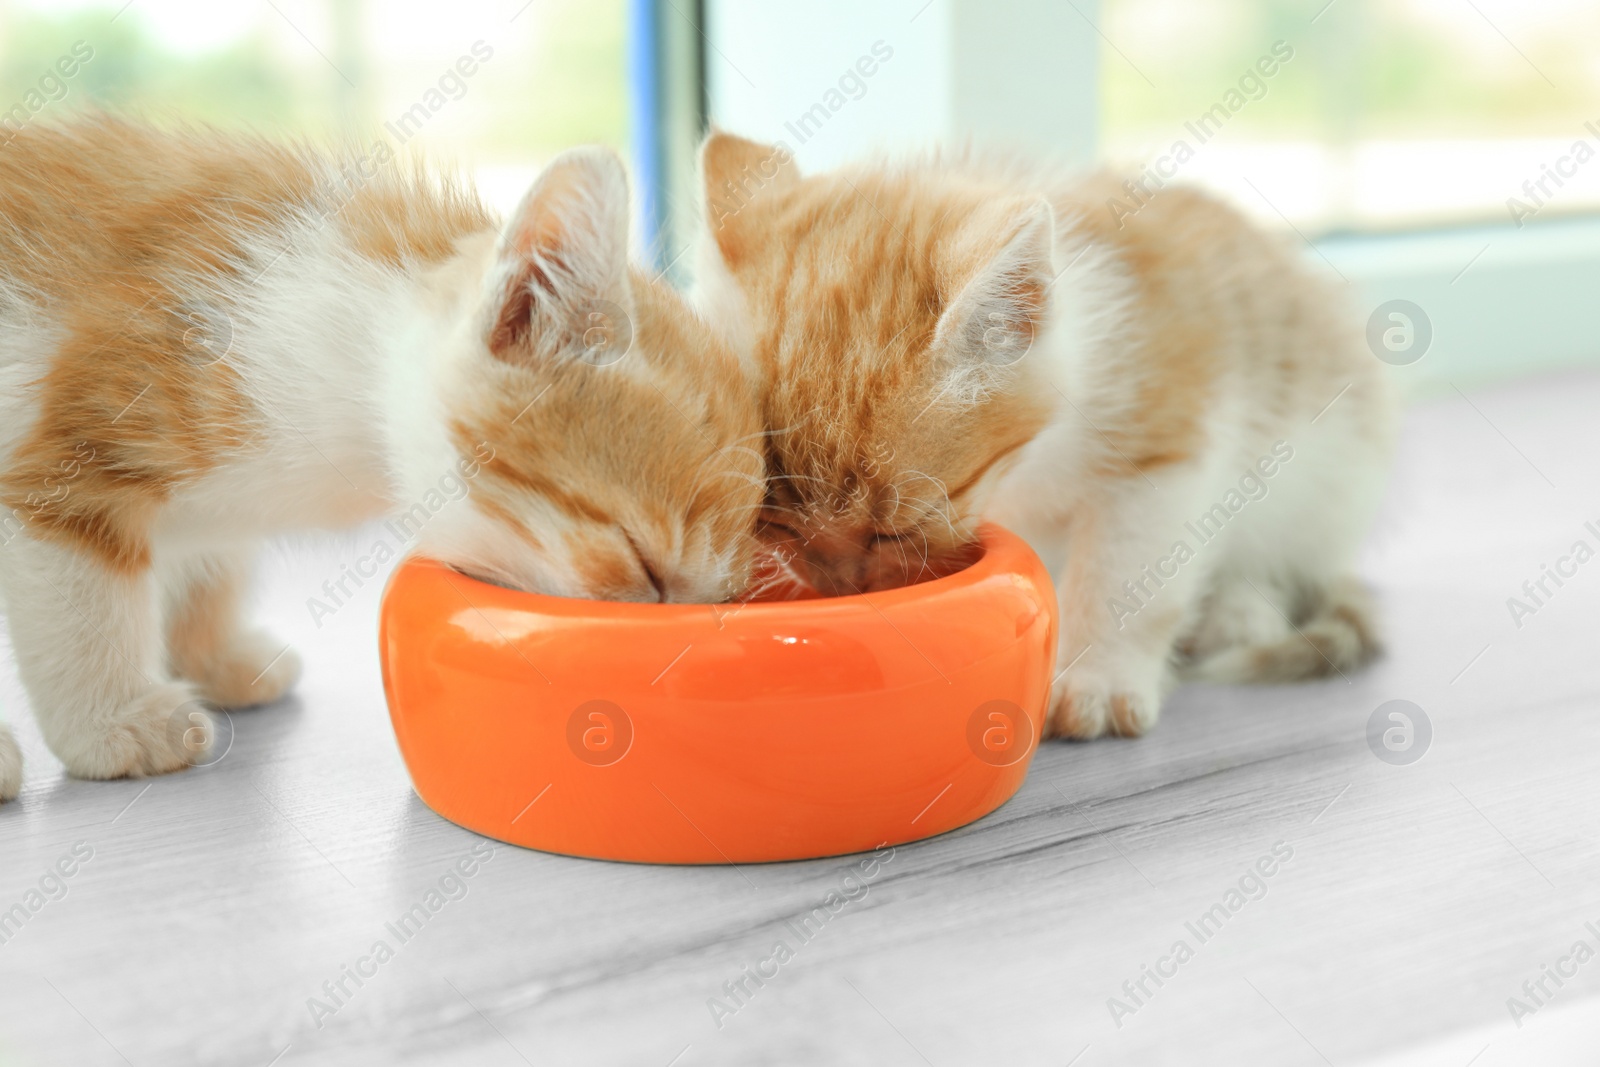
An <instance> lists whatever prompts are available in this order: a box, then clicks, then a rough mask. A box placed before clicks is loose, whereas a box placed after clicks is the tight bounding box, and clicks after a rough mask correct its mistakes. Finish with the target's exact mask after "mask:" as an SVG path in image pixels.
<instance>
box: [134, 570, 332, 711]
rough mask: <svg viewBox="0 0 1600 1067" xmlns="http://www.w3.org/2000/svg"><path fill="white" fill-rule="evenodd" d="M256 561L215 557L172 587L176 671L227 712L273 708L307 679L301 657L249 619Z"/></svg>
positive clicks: (170, 637)
mask: <svg viewBox="0 0 1600 1067" xmlns="http://www.w3.org/2000/svg"><path fill="white" fill-rule="evenodd" d="M252 556H253V553H249V552H237V553H232V554H213V555H206V556H201V557H196V558H192V559H189V560H186V561H184V563H183V564H181V565H180V566H178V567H176V568H175V569H174V571H173V573H172V575H171V576H170V577H168V578H167V579H166V581H165V585H166V595H167V652H168V656H169V657H170V661H171V663H172V670H173V672H174V673H175V674H177V675H179V676H180V677H183V678H188V679H189V680H191V681H193V682H194V683H195V684H196V685H198V686H199V687H200V692H201V693H202V694H203V695H204V696H205V698H206V699H207V700H209V701H211V702H212V703H213V704H215V705H217V706H218V707H221V708H243V707H249V706H251V705H254V704H270V703H272V702H273V701H274V700H277V699H278V698H279V697H281V696H283V694H284V693H286V692H288V691H289V687H290V686H292V685H294V683H295V681H296V680H297V679H299V677H300V657H299V656H298V655H296V654H295V652H294V650H293V649H291V648H290V647H289V646H288V645H286V644H284V643H283V642H282V641H279V640H277V639H276V638H274V637H273V636H272V635H271V634H269V633H267V632H266V631H265V630H261V629H256V628H253V627H250V626H249V625H248V624H247V623H246V621H245V618H244V614H243V607H244V599H245V593H246V591H247V589H248V587H249V577H250V571H251V566H252V563H253V559H252Z"/></svg>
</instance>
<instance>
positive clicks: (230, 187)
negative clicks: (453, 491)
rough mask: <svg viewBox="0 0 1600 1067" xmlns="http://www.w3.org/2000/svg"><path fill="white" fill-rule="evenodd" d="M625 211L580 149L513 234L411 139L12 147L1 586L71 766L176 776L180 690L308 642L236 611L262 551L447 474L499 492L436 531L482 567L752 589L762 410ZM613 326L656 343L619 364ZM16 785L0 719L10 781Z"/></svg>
mask: <svg viewBox="0 0 1600 1067" xmlns="http://www.w3.org/2000/svg"><path fill="white" fill-rule="evenodd" d="M627 213H628V192H627V184H626V178H625V176H624V174H623V171H622V166H621V163H620V161H618V160H617V159H616V158H615V157H614V156H613V155H611V154H609V153H607V152H603V151H601V150H577V151H574V152H571V153H568V154H567V155H565V156H563V157H562V158H561V159H559V160H557V161H556V162H555V163H553V164H552V165H551V166H550V168H548V169H547V171H546V172H545V173H544V174H543V175H542V176H541V178H540V180H539V182H538V183H537V184H536V185H535V187H534V189H533V190H532V191H531V192H530V193H529V196H528V198H527V199H526V200H525V201H524V203H523V205H522V207H521V208H520V209H519V211H518V213H517V215H516V217H514V218H513V219H511V220H510V221H509V222H508V224H507V225H506V226H505V228H504V237H502V236H501V231H500V227H499V224H498V223H497V221H496V220H495V219H494V218H493V216H492V215H491V214H490V213H489V212H488V211H487V210H486V209H485V208H484V207H483V206H482V205H481V204H480V203H479V201H478V200H477V198H476V197H475V195H474V194H473V193H471V192H470V191H469V190H467V189H465V188H462V187H459V186H457V185H453V184H451V183H449V182H446V181H443V180H440V179H437V178H434V177H431V176H430V175H428V174H427V173H425V172H423V171H422V170H420V169H414V168H409V167H406V166H403V165H402V164H401V163H400V162H398V161H395V160H393V159H389V158H381V159H377V160H374V159H373V158H370V157H368V158H360V157H358V156H356V155H349V154H347V155H343V156H341V155H328V154H323V153H319V152H316V151H312V150H310V149H307V148H304V147H298V146H284V145H276V144H272V143H268V142H265V141H262V140H257V139H251V138H242V137H233V136H224V135H220V134H216V133H212V132H205V131H190V132H165V131H160V130H157V129H154V128H151V127H148V126H144V125H139V124H134V123H127V122H121V121H116V120H112V119H105V118H94V119H85V120H81V121H78V122H75V123H71V124H68V125H65V126H57V127H48V126H39V127H30V128H29V129H27V130H25V131H23V132H22V133H20V134H18V136H17V137H16V138H14V139H13V140H12V141H11V142H9V143H8V144H7V146H6V147H5V148H4V149H0V505H3V506H0V542H3V547H0V588H3V591H4V597H5V608H6V612H7V615H8V619H9V622H10V634H11V643H12V647H13V649H14V650H15V653H16V657H17V662H18V668H19V672H20V674H21V676H22V679H23V681H24V683H25V685H26V686H27V688H28V692H29V696H30V699H31V702H32V704H33V708H34V711H35V714H36V715H37V717H38V719H39V722H40V725H41V728H42V730H43V733H44V736H45V739H46V741H47V742H48V743H49V744H50V746H51V748H52V749H53V751H54V752H55V753H56V755H58V756H59V757H60V758H61V759H62V761H63V762H64V763H66V765H67V767H68V769H69V770H70V771H71V772H72V773H74V774H78V775H82V776H87V777H114V776H118V775H129V774H134V775H137V774H152V773H160V772H164V771H169V770H174V769H176V768H178V767H181V766H183V765H184V763H185V761H186V759H190V758H193V755H194V754H193V753H191V752H186V751H185V750H184V749H183V748H182V746H181V745H179V744H178V743H177V742H178V738H179V736H180V735H181V731H178V732H176V733H175V732H174V731H172V730H171V729H170V728H169V726H170V724H169V720H170V717H171V715H172V714H173V712H174V709H176V708H178V707H179V706H180V705H182V704H184V703H185V702H186V701H188V700H189V699H190V698H191V697H193V696H194V695H196V694H199V695H200V696H202V697H204V698H206V699H207V700H209V701H211V702H213V703H215V704H219V705H222V706H236V705H240V704H251V703H260V702H264V701H269V700H272V699H275V698H276V697H277V696H278V695H280V694H281V693H282V692H284V690H285V689H286V688H287V687H288V686H289V685H291V684H292V683H293V681H294V679H295V676H296V674H297V671H298V665H297V661H296V659H295V657H294V655H293V654H292V653H288V654H284V655H281V656H280V655H278V653H279V651H280V649H281V647H282V646H281V645H280V644H279V643H278V642H276V641H274V640H272V639H271V638H269V637H267V636H266V635H265V634H262V633H260V632H258V631H256V630H254V629H252V628H251V627H249V626H248V624H247V623H246V621H245V620H244V619H242V618H241V616H240V603H239V602H240V599H241V596H242V593H243V591H244V589H245V587H246V585H247V584H248V575H249V566H250V559H251V556H252V554H253V550H254V547H255V546H256V544H257V543H258V542H259V541H260V540H261V539H262V538H263V537H266V536H270V535H273V534H277V533H281V532H287V531H295V530H305V529H319V528H321V529H329V528H341V527H348V526H350V525H352V524H355V523H359V522H362V521H365V520H368V519H371V518H374V517H377V516H380V515H383V514H385V513H386V512H391V511H395V510H403V509H404V508H405V507H406V506H407V505H409V504H412V503H414V502H415V501H418V500H421V499H423V498H424V495H425V494H426V493H428V492H429V491H430V490H431V489H433V487H435V486H436V485H437V484H438V483H439V481H440V479H441V477H443V476H446V475H449V474H451V473H452V472H455V473H456V476H458V477H459V476H461V474H462V472H468V477H469V480H470V482H471V491H470V493H469V494H468V495H467V496H466V497H465V499H462V500H460V501H459V502H458V503H456V504H454V505H452V506H449V507H446V508H445V509H443V510H442V511H440V512H439V513H438V514H437V515H436V516H434V517H433V518H432V519H431V520H430V522H429V523H428V524H427V526H426V527H425V528H424V529H423V530H422V532H421V541H420V547H421V548H422V549H423V550H424V551H426V552H428V553H430V554H433V555H435V556H438V557H440V558H443V559H444V560H446V561H448V562H452V563H455V564H457V565H458V566H461V567H462V568H463V569H467V570H470V571H473V572H475V573H478V574H481V575H483V576H485V577H488V578H491V579H494V580H497V581H500V582H503V583H505V584H509V585H514V586H518V587H523V588H536V589H540V590H543V591H547V592H552V593H560V594H564V595H572V596H585V597H597V598H617V599H632V600H657V599H671V600H713V601H714V600H722V599H726V598H727V597H728V596H730V595H732V594H735V593H737V592H738V591H739V590H740V589H742V587H743V586H744V584H745V581H746V579H747V575H748V570H749V567H750V564H751V560H752V558H753V555H754V552H755V547H756V542H755V539H754V533H753V526H754V510H755V508H756V507H757V505H758V504H759V500H760V488H759V484H760V477H761V466H760V459H759V455H758V454H757V453H755V452H754V451H753V450H751V449H750V448H748V447H747V443H746V442H747V439H751V438H753V437H754V436H755V435H756V434H757V431H758V426H757V421H756V419H757V416H756V411H755V406H754V402H753V398H752V397H751V396H750V393H749V389H748V386H747V385H746V383H745V381H744V379H743V377H742V375H741V373H740V371H739V368H738V366H737V364H736V362H735V361H734V360H733V358H732V357H731V355H729V354H728V353H727V351H726V350H725V349H724V348H723V347H722V346H721V345H720V344H719V342H718V341H717V340H716V339H715V337H714V336H713V335H712V334H711V333H710V331H709V330H708V329H707V328H706V327H705V326H704V325H703V324H702V323H701V321H700V320H699V319H698V318H697V317H696V316H695V315H694V314H693V313H692V312H691V311H690V310H689V309H688V308H687V306H686V305H684V304H683V302H682V301H681V300H680V299H679V298H678V297H677V295H676V294H674V293H673V292H672V291H671V290H670V289H668V288H667V287H666V286H664V285H663V284H662V283H661V282H659V281H658V280H656V279H654V278H653V277H650V276H647V275H646V274H644V273H641V272H640V271H638V270H636V269H633V268H630V267H629V266H628V263H627ZM596 309H599V310H598V311H597V310H596ZM597 314H598V315H600V316H601V317H600V318H595V317H594V316H595V315H597ZM619 314H620V317H621V319H622V320H623V321H625V322H626V323H628V324H630V325H631V338H632V347H631V348H630V349H629V350H628V351H627V353H626V355H623V356H622V357H621V358H620V359H618V360H616V361H615V362H614V363H612V362H610V360H609V357H608V359H606V360H603V361H596V360H594V359H593V358H591V357H592V355H593V352H592V351H591V349H590V347H589V346H590V345H592V344H593V343H594V338H593V337H592V336H590V335H592V334H593V333H594V331H595V330H597V329H598V330H600V340H601V341H602V342H603V341H606V340H608V339H609V338H611V337H613V336H616V335H617V333H618V332H619V331H618V329H617V328H618V327H619V325H620V323H619V322H617V321H613V320H616V319H617V318H618V316H619ZM608 330H609V331H611V332H607V331H608ZM620 332H622V333H626V332H627V329H626V328H625V327H624V328H623V329H622V330H621V331H620ZM597 362H604V363H606V364H607V365H596V364H597ZM192 736H193V735H191V737H192ZM19 779H20V764H19V760H18V755H17V750H16V746H15V744H14V742H13V741H12V739H11V737H10V735H9V733H6V732H5V731H4V727H0V799H4V798H6V797H9V796H11V795H14V794H15V792H16V790H17V788H18V783H19Z"/></svg>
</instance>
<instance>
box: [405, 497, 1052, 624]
mask: <svg viewBox="0 0 1600 1067" xmlns="http://www.w3.org/2000/svg"><path fill="white" fill-rule="evenodd" d="M978 548H979V555H978V558H977V559H975V560H973V561H972V562H971V563H970V564H968V565H967V566H965V567H962V568H961V569H960V570H958V571H956V572H954V573H953V574H947V575H944V576H943V577H940V578H930V579H928V580H927V581H925V582H917V583H915V584H913V585H902V586H896V587H895V588H893V589H879V590H874V591H872V592H867V593H851V594H848V595H846V596H830V597H812V598H809V599H805V600H766V601H759V600H752V601H742V600H724V601H717V602H714V603H713V602H698V603H674V604H659V603H658V604H641V603H635V602H632V601H622V600H589V599H586V598H583V597H565V596H557V595H555V594H553V593H529V592H525V591H523V590H520V589H508V588H506V587H505V586H502V585H494V584H493V583H490V582H485V581H483V580H481V579H479V578H474V577H472V576H471V575H470V574H465V573H463V572H461V571H459V570H457V569H456V568H455V567H452V566H450V565H449V564H448V563H444V562H442V561H440V560H437V559H434V558H433V557H431V556H429V555H427V554H426V553H424V552H413V553H412V554H410V555H408V556H406V557H405V558H404V559H403V560H401V562H400V564H399V565H398V566H397V567H395V568H394V570H393V571H392V572H391V573H390V575H389V580H388V582H387V583H386V585H385V588H384V591H383V597H384V599H387V598H388V596H389V593H390V590H391V588H392V587H393V585H394V584H395V582H396V581H398V580H399V579H400V576H401V575H402V574H404V573H405V572H407V571H410V570H415V569H417V568H427V569H431V570H437V571H441V572H443V573H444V574H445V575H446V581H449V582H450V584H451V585H454V586H456V588H457V590H458V591H459V590H460V588H461V587H460V585H459V584H458V583H460V582H465V583H468V588H469V589H470V590H471V591H473V592H474V593H475V596H474V597H473V598H472V599H471V600H469V603H471V604H472V606H473V607H476V608H482V607H496V608H508V609H513V610H521V611H531V612H537V613H538V614H541V615H559V616H564V617H569V618H594V619H612V620H614V619H628V620H630V621H634V622H670V621H672V620H673V619H675V618H688V617H690V616H699V615H703V614H704V613H705V612H706V611H707V610H708V609H709V610H711V611H714V612H717V611H720V612H722V613H723V615H724V616H731V615H733V614H739V615H753V616H754V617H756V618H762V617H768V616H780V615H781V616H789V615H794V614H797V613H798V614H802V615H809V614H815V613H819V612H822V611H829V610H832V611H837V610H840V609H845V610H848V609H850V608H853V607H862V608H867V609H870V610H873V611H877V610H879V609H881V608H884V607H888V606H890V605H901V604H906V603H912V602H915V601H921V600H932V599H934V598H937V597H939V596H940V595H941V594H946V593H952V592H955V591H957V590H960V589H964V588H968V587H971V586H975V585H978V584H980V583H981V582H983V581H985V580H987V579H989V578H991V577H993V576H996V575H1000V574H1015V573H1019V572H1021V571H1024V570H1025V569H1026V560H1027V557H1028V556H1029V555H1031V553H1032V549H1031V548H1030V547H1029V546H1028V544H1027V542H1026V541H1024V540H1023V539H1022V538H1021V537H1020V536H1019V535H1018V534H1015V533H1013V532H1011V531H1010V530H1008V529H1006V528H1005V527H1003V526H1000V525H999V524H998V523H992V522H985V523H983V524H981V525H980V526H979V527H978ZM1019 555H1020V556H1021V561H1020V563H1018V562H1013V561H1017V560H1018V557H1019Z"/></svg>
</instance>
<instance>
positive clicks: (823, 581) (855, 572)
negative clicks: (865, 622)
mask: <svg viewBox="0 0 1600 1067" xmlns="http://www.w3.org/2000/svg"><path fill="white" fill-rule="evenodd" d="M801 558H802V559H804V560H805V563H806V571H807V572H808V573H807V577H808V578H809V579H810V581H811V584H812V585H814V586H816V589H817V592H819V593H821V594H822V595H823V596H849V595H850V594H852V593H860V592H863V591H864V586H863V583H864V582H865V581H866V576H867V561H866V559H865V558H864V557H863V556H862V555H861V554H860V553H859V552H857V553H856V554H854V555H848V554H845V555H837V556H833V555H826V554H824V553H821V552H811V551H807V552H805V553H803V554H802V556H801Z"/></svg>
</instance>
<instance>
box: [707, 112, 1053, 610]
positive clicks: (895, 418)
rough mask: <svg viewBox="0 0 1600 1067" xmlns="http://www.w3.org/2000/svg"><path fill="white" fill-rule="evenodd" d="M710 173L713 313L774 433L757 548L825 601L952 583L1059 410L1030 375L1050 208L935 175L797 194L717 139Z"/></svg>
mask: <svg viewBox="0 0 1600 1067" xmlns="http://www.w3.org/2000/svg"><path fill="white" fill-rule="evenodd" d="M702 167H703V170H704V175H705V181H706V211H707V220H706V221H707V227H708V236H709V238H710V239H709V240H707V241H706V242H705V243H704V247H703V248H702V252H701V262H700V265H699V272H698V273H699V279H698V283H699V285H700V290H701V295H702V300H703V303H704V306H705V307H706V308H707V310H708V312H709V314H710V315H711V317H712V318H713V320H714V321H715V322H717V324H718V325H719V327H722V328H724V329H725V330H726V331H727V332H728V334H729V336H730V338H731V339H733V341H734V342H735V345H736V347H737V348H739V349H740V350H741V353H742V354H743V355H744V357H745V358H746V360H747V361H748V363H749V370H750V372H751V374H752V376H753V377H754V378H756V379H757V380H758V381H759V388H760V392H761V397H762V407H763V415H764V417H765V421H766V425H767V426H768V427H769V429H770V435H769V437H768V441H767V460H768V468H769V469H768V492H767V498H766V501H765V508H764V511H763V516H762V518H763V522H762V535H763V539H764V540H765V541H767V542H768V543H769V544H775V545H777V546H779V548H778V551H779V552H780V553H782V554H783V555H785V556H792V557H793V558H794V561H795V563H796V565H797V569H798V570H799V571H800V574H801V576H802V577H804V578H805V579H807V580H808V581H809V582H810V583H811V584H812V585H814V586H815V587H816V588H817V589H818V591H820V592H822V593H825V594H840V593H849V592H854V591H870V590H873V589H882V588H888V587H892V586H895V585H901V584H905V583H906V582H908V581H917V580H919V579H921V578H923V577H929V576H933V575H936V574H938V573H942V572H945V571H948V570H949V569H952V567H953V566H955V565H957V564H958V563H959V562H960V561H961V559H962V557H964V556H965V554H966V551H967V549H968V548H969V546H970V544H971V542H972V540H973V538H974V535H975V524H976V521H977V518H978V516H979V513H980V512H981V510H982V508H983V506H984V503H985V495H986V493H987V491H988V489H989V488H990V487H991V486H992V485H993V483H994V481H995V480H996V478H997V477H998V475H999V474H1000V473H1001V471H1002V470H1003V468H1004V467H1005V466H1006V463H1007V461H1008V460H1010V459H1012V458H1014V457H1015V456H1016V454H1017V453H1018V451H1019V450H1020V449H1021V447H1022V446H1023V445H1024V444H1026V443H1027V442H1028V441H1029V440H1030V439H1031V438H1032V437H1034V436H1035V435H1036V434H1037V433H1038V432H1039V430H1040V429H1041V428H1042V427H1043V426H1044V424H1045V422H1046V420H1047V419H1048V416H1049V411H1050V410H1051V404H1050V403H1049V402H1048V400H1047V398H1046V396H1045V395H1044V394H1045V393H1048V392H1050V386H1049V385H1048V384H1046V383H1045V382H1044V381H1043V380H1042V379H1041V378H1040V376H1038V375H1037V374H1035V373H1034V372H1033V371H1032V368H1031V361H1029V360H1028V359H1027V358H1026V357H1027V354H1028V352H1029V350H1030V348H1031V346H1032V344H1033V342H1034V339H1035V337H1036V335H1037V334H1039V333H1040V332H1041V331H1042V330H1043V329H1044V328H1045V327H1046V325H1047V321H1046V320H1047V312H1048V296H1049V286H1050V282H1051V279H1052V277H1053V272H1052V269H1051V254H1052V246H1053V243H1054V219H1053V215H1052V213H1051V209H1050V206H1049V204H1048V203H1046V202H1045V201H1044V200H1042V199H1031V200H1030V199H1018V198H1008V197H1000V198H996V196H995V194H994V192H993V191H992V190H991V189H988V188H985V187H982V186H979V185H976V184H973V183H967V182H963V181H962V180H960V179H959V178H957V177H955V176H953V175H949V174H944V175H941V174H939V173H938V172H930V173H926V174H919V173H918V172H916V171H911V170H891V169H888V168H859V169H853V170H847V171H839V172H835V173H832V174H823V175H818V176H814V177H808V178H802V177H801V176H800V174H799V172H798V170H797V169H796V168H795V166H794V164H793V162H792V161H791V160H790V159H789V157H788V155H787V153H785V152H784V151H783V150H782V149H781V148H772V147H767V146H762V145H757V144H753V143H751V142H749V141H745V140H742V139H740V138H736V137H730V136H728V135H725V134H713V135H712V137H711V138H710V139H709V140H708V141H707V142H706V145H705V148H704V150H703V153H702ZM1051 395H1052V396H1053V394H1051Z"/></svg>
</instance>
